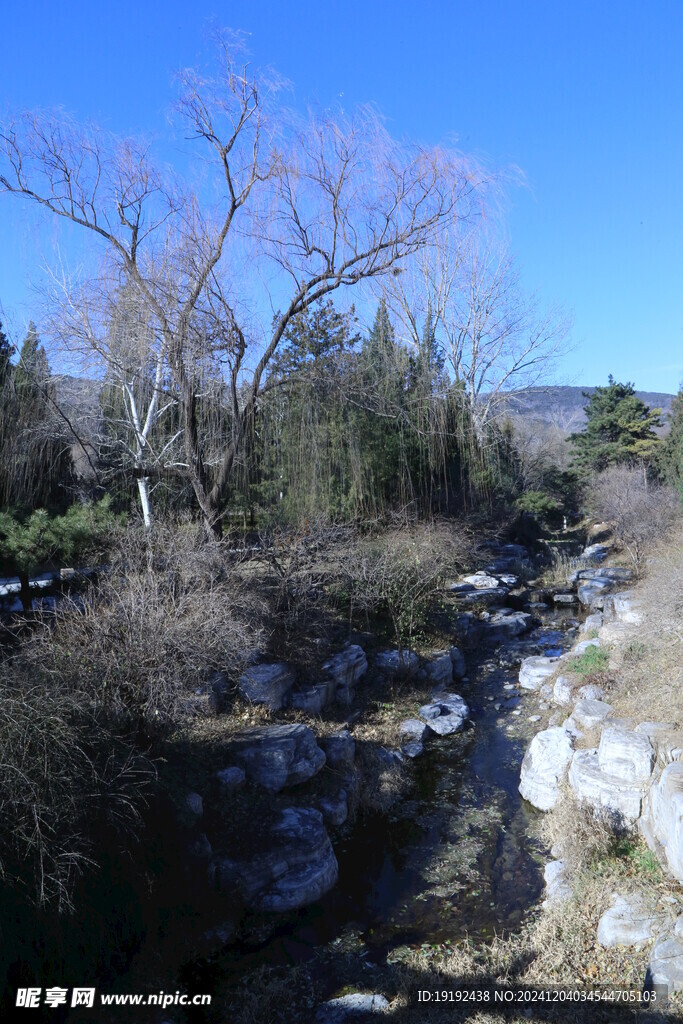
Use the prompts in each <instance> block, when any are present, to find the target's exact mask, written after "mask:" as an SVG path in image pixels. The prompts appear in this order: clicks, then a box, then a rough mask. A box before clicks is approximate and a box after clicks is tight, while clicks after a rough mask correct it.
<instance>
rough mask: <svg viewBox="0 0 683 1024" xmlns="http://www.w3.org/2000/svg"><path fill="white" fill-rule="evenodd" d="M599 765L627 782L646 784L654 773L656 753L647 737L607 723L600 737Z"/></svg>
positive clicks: (608, 772) (609, 773)
mask: <svg viewBox="0 0 683 1024" xmlns="http://www.w3.org/2000/svg"><path fill="white" fill-rule="evenodd" d="M595 703H599V702H597V701H596V702H595ZM604 706H605V707H609V705H604ZM598 764H599V765H600V768H601V770H602V771H604V772H606V773H607V774H608V775H612V776H614V777H615V778H618V779H623V781H624V782H629V783H631V782H635V783H645V782H648V781H649V779H650V776H651V775H652V769H653V768H654V764H655V753H654V750H653V749H652V744H651V743H650V741H649V739H648V738H647V736H643V735H642V734H641V733H636V732H631V731H630V730H629V729H625V728H624V727H623V726H619V725H606V726H605V728H604V729H603V730H602V735H601V737H600V747H599V749H598Z"/></svg>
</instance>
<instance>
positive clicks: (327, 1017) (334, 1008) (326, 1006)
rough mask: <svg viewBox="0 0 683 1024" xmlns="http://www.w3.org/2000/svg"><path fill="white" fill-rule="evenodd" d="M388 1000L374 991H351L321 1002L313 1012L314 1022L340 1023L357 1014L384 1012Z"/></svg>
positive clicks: (325, 1023) (316, 1023)
mask: <svg viewBox="0 0 683 1024" xmlns="http://www.w3.org/2000/svg"><path fill="white" fill-rule="evenodd" d="M388 1006H389V1002H388V1000H387V999H385V997H384V996H381V995H377V994H376V993H374V992H352V993H350V994H349V995H346V996H340V997H339V998H338V999H330V1000H328V1002H326V1003H322V1004H321V1005H320V1006H319V1007H318V1009H317V1010H316V1012H315V1024H342V1022H343V1021H347V1020H349V1018H352V1017H356V1016H357V1015H358V1014H366V1013H384V1011H385V1010H386V1009H387V1007H388Z"/></svg>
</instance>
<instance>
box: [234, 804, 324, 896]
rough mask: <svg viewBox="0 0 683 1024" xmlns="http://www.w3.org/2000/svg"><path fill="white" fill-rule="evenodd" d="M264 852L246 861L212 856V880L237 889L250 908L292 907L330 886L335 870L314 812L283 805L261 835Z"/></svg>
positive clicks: (308, 809)
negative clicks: (213, 861) (264, 834)
mask: <svg viewBox="0 0 683 1024" xmlns="http://www.w3.org/2000/svg"><path fill="white" fill-rule="evenodd" d="M264 846H266V848H267V852H265V853H263V854H261V855H256V856H253V857H252V858H250V860H249V861H234V860H231V859H229V858H220V857H219V858H217V859H216V861H215V870H216V883H217V885H218V888H219V889H221V890H223V891H234V890H237V891H238V892H239V893H240V895H241V897H242V899H243V900H244V901H245V902H246V904H247V906H249V907H250V908H251V909H254V910H260V911H273V912H277V913H282V912H284V911H290V910H297V909H298V908H299V907H304V906H306V905H307V904H309V903H314V902H315V901H316V900H318V899H320V897H321V896H322V895H323V894H324V893H326V892H328V891H329V890H330V889H331V888H332V886H333V885H335V883H336V881H337V877H338V873H339V869H338V866H337V858H336V857H335V855H334V851H333V849H332V845H331V843H330V839H329V836H328V834H327V831H326V830H325V827H324V825H323V818H322V814H321V813H320V811H317V810H314V809H313V808H312V807H287V808H286V809H285V810H284V811H282V812H281V814H280V815H279V817H278V818H277V819H276V821H275V823H274V824H273V825H272V826H271V828H270V831H269V834H268V835H267V836H266V837H265V839H264Z"/></svg>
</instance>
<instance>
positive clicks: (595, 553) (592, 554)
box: [581, 543, 612, 562]
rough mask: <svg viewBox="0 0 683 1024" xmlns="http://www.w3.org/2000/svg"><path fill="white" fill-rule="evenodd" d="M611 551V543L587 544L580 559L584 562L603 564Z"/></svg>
mask: <svg viewBox="0 0 683 1024" xmlns="http://www.w3.org/2000/svg"><path fill="white" fill-rule="evenodd" d="M611 550H612V544H611V543H605V544H589V545H588V547H585V548H584V549H583V551H582V553H581V557H582V558H583V560H584V561H585V562H604V561H605V559H606V558H607V556H608V555H609V553H610V551H611Z"/></svg>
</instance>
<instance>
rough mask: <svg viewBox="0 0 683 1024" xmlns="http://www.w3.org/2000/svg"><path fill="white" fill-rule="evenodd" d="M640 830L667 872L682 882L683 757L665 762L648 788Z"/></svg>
mask: <svg viewBox="0 0 683 1024" xmlns="http://www.w3.org/2000/svg"><path fill="white" fill-rule="evenodd" d="M644 817H645V821H644V822H643V826H642V831H643V833H644V835H645V838H646V839H647V841H648V844H649V845H650V847H652V848H653V849H654V850H655V852H656V853H658V854H659V855H660V857H661V858H662V859H663V861H664V862H665V864H666V866H667V867H668V869H669V871H670V872H671V874H672V875H673V876H674V877H675V878H677V879H678V881H679V882H683V761H674V762H673V763H672V764H669V765H667V766H666V768H665V769H664V771H663V772H662V774H661V777H660V779H659V781H658V782H656V783H655V784H654V785H653V786H652V788H651V789H650V793H649V798H648V802H647V806H646V814H645V816H644Z"/></svg>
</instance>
